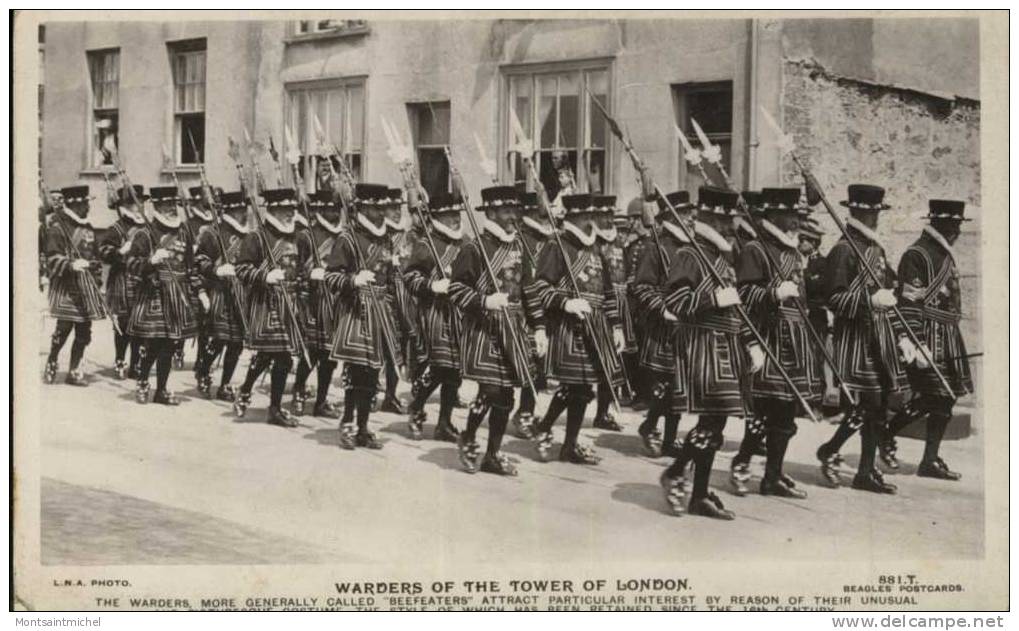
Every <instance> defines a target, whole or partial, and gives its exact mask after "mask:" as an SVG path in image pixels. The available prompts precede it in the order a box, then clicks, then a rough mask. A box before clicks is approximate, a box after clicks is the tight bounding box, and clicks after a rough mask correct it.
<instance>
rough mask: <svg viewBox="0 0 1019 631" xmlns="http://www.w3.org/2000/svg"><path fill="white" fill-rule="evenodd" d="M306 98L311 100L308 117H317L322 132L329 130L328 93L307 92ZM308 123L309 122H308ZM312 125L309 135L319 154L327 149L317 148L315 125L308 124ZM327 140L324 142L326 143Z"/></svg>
mask: <svg viewBox="0 0 1019 631" xmlns="http://www.w3.org/2000/svg"><path fill="white" fill-rule="evenodd" d="M308 96H309V97H310V98H311V111H310V112H309V115H310V116H313V117H317V118H318V123H319V125H321V126H322V130H323V131H325V130H326V129H328V128H329V93H328V92H327V91H325V90H316V91H314V92H309V93H308ZM309 122H310V121H309ZM310 124H311V125H312V128H311V133H312V135H313V138H314V141H315V146H316V147H318V152H319V153H320V154H321V153H323V152H325V151H327V149H326V148H325V147H321V146H318V142H319V139H318V137H317V136H315V134H316V128H315V123H314V122H310ZM328 140H329V139H328V138H326V141H327V142H328Z"/></svg>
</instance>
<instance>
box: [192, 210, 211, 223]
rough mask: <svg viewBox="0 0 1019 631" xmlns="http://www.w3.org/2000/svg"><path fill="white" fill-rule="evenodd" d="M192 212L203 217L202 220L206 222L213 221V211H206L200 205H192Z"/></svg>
mask: <svg viewBox="0 0 1019 631" xmlns="http://www.w3.org/2000/svg"><path fill="white" fill-rule="evenodd" d="M191 212H193V213H194V214H195V215H197V216H198V218H199V219H201V220H203V221H205V222H210V221H212V213H211V212H205V211H203V210H202V209H201V208H199V207H198V206H192V207H191Z"/></svg>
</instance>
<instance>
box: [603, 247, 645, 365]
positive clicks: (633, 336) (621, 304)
mask: <svg viewBox="0 0 1019 631" xmlns="http://www.w3.org/2000/svg"><path fill="white" fill-rule="evenodd" d="M601 251H602V259H603V260H604V261H605V264H606V265H607V266H608V271H609V278H610V279H611V280H612V290H613V292H614V293H615V300H616V309H617V311H618V313H619V322H620V325H621V326H622V327H623V337H624V338H625V340H626V346H624V347H623V353H634V352H636V351H637V330H636V327H635V326H634V319H633V312H632V311H631V307H630V296H629V292H628V291H627V288H628V284H627V273H626V252H625V250H624V249H623V247H622V246H620V245H617V244H616V243H603V244H602V245H601Z"/></svg>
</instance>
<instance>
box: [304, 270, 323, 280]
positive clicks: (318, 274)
mask: <svg viewBox="0 0 1019 631" xmlns="http://www.w3.org/2000/svg"><path fill="white" fill-rule="evenodd" d="M308 277H309V278H311V280H322V279H323V278H325V277H326V268H324V267H314V268H312V270H311V274H309V275H308Z"/></svg>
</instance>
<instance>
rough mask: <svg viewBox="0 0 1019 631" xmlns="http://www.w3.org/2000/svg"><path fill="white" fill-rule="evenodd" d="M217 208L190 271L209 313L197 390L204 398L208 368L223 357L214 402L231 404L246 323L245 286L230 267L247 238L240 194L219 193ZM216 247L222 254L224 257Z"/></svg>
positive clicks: (202, 231) (245, 208) (200, 237)
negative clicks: (200, 284) (200, 281)
mask: <svg viewBox="0 0 1019 631" xmlns="http://www.w3.org/2000/svg"><path fill="white" fill-rule="evenodd" d="M219 204H220V209H221V210H222V215H221V219H222V222H221V223H220V224H219V225H217V224H207V225H205V226H203V227H202V228H201V229H200V230H199V232H198V242H197V243H196V245H195V247H196V250H195V266H196V267H197V268H198V271H199V273H201V274H202V276H203V277H204V278H205V286H206V291H207V292H208V294H209V311H208V313H207V314H206V318H207V321H206V326H207V329H206V331H207V335H208V337H209V339H208V342H207V347H206V348H205V349H204V351H200V352H199V362H198V364H197V365H196V366H195V374H196V375H197V377H198V382H199V390H201V391H203V392H206V393H209V392H210V391H211V388H212V376H211V374H210V373H211V370H212V364H213V362H215V361H216V358H217V357H218V356H219V354H220V353H222V354H223V367H222V371H221V373H220V380H219V388H217V389H216V399H217V400H219V401H227V402H233V401H234V399H235V398H236V397H237V393H236V392H235V391H234V388H233V386H232V385H230V381H231V380H232V379H233V375H234V371H235V370H236V369H237V362H238V360H240V357H241V351H243V350H244V338H245V327H244V321H245V319H246V318H247V296H246V294H245V291H244V285H243V284H242V283H241V282H240V280H238V278H237V269H236V267H235V263H236V262H237V258H238V256H239V255H240V251H241V243H242V242H243V240H244V238H245V236H247V234H248V233H249V229H248V226H247V212H248V203H247V201H246V200H245V199H244V193H242V192H240V191H234V192H229V193H221V194H220V195H219ZM221 244H222V246H223V247H225V248H226V251H225V252H224V250H223V247H221Z"/></svg>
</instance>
